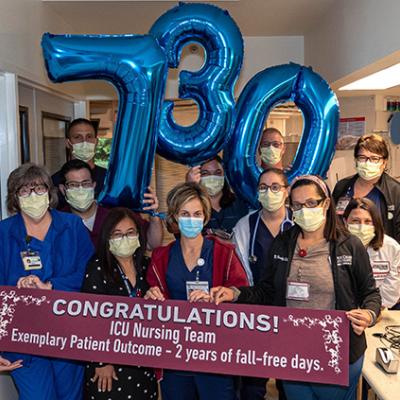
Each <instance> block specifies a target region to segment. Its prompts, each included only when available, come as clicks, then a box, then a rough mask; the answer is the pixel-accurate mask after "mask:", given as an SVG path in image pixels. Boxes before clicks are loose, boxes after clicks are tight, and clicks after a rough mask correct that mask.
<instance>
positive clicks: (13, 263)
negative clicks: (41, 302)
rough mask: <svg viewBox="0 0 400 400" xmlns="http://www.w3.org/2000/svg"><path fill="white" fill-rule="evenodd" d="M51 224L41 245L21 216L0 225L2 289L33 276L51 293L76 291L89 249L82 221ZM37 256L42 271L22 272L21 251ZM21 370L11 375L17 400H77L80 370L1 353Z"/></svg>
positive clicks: (60, 219) (62, 218)
mask: <svg viewBox="0 0 400 400" xmlns="http://www.w3.org/2000/svg"><path fill="white" fill-rule="evenodd" d="M51 216H52V222H51V224H50V227H49V230H48V232H47V235H46V237H45V239H44V240H43V241H40V240H38V239H35V238H28V237H27V233H26V229H25V224H24V222H23V219H22V217H21V215H20V214H17V215H14V216H12V217H10V218H7V219H5V220H4V221H1V222H0V285H9V286H15V285H16V284H17V281H18V279H19V278H21V277H23V276H27V275H33V274H34V275H36V276H38V277H39V278H40V279H41V280H42V281H43V282H46V281H50V282H51V283H52V285H53V289H55V290H66V291H79V290H80V288H81V285H82V282H83V277H84V274H85V270H86V264H87V262H88V261H89V259H90V258H91V256H92V254H93V250H94V249H93V245H92V242H91V240H90V237H89V234H88V232H87V229H86V228H85V226H84V225H83V223H82V221H81V219H80V218H79V217H77V216H75V215H72V214H67V213H62V212H59V211H56V210H52V211H51ZM28 249H29V250H31V251H37V252H39V254H40V259H41V262H42V268H41V269H38V270H31V271H25V269H24V266H23V262H22V259H21V254H20V253H21V251H26V250H28ZM3 356H4V357H5V358H6V359H8V360H10V361H15V360H18V359H22V360H23V363H22V364H23V367H22V368H19V369H17V370H15V371H13V372H12V373H11V375H12V377H13V379H14V382H15V384H16V386H17V389H18V392H19V398H20V400H32V399H40V400H54V399H57V400H81V399H82V384H83V367H82V366H81V365H80V364H79V363H77V362H74V361H65V360H60V359H55V358H45V357H38V356H31V355H27V354H18V353H4V354H3Z"/></svg>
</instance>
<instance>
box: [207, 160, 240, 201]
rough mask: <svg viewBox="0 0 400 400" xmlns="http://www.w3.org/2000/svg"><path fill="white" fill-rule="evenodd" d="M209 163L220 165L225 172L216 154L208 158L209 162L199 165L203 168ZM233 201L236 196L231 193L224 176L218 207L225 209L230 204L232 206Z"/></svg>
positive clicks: (221, 161)
mask: <svg viewBox="0 0 400 400" xmlns="http://www.w3.org/2000/svg"><path fill="white" fill-rule="evenodd" d="M211 161H216V162H217V163H218V164H220V165H221V167H222V169H223V170H224V171H225V168H224V161H223V160H222V158H221V157H220V156H219V155H218V154H217V155H216V156H214V157H213V158H210V159H209V160H207V161H204V162H203V163H202V164H201V165H202V166H203V165H204V164H207V163H209V162H211ZM235 200H236V195H235V193H233V192H232V189H231V187H230V186H229V183H228V180H227V179H226V176H225V180H224V186H223V187H222V197H221V199H220V201H219V205H220V206H221V208H227V207H229V206H230V205H231V204H233V202H234V201H235Z"/></svg>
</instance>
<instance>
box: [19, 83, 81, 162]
mask: <svg viewBox="0 0 400 400" xmlns="http://www.w3.org/2000/svg"><path fill="white" fill-rule="evenodd" d="M18 92H19V104H20V105H21V106H25V107H28V109H29V141H30V151H31V161H32V162H36V163H39V164H42V163H43V131H42V112H43V111H44V112H49V113H53V114H58V115H62V116H64V117H69V118H71V120H72V119H73V118H74V103H73V102H72V101H70V100H66V99H63V98H62V97H60V96H56V95H54V94H51V93H46V92H44V91H42V90H39V89H35V88H32V87H28V86H26V85H21V84H20V85H19V86H18Z"/></svg>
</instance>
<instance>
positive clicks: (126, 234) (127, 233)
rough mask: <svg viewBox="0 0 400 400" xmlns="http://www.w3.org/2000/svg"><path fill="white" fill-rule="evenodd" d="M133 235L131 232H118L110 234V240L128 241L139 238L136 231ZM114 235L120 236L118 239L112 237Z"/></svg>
mask: <svg viewBox="0 0 400 400" xmlns="http://www.w3.org/2000/svg"><path fill="white" fill-rule="evenodd" d="M134 232H135V233H133V231H128V232H125V233H122V232H121V233H120V232H117V233H113V232H112V233H110V239H112V240H122V239H123V238H124V237H126V238H128V239H134V238H136V237H138V236H139V232H138V231H137V230H135V231H134ZM115 234H117V235H121V236H120V237H113V236H114V235H115Z"/></svg>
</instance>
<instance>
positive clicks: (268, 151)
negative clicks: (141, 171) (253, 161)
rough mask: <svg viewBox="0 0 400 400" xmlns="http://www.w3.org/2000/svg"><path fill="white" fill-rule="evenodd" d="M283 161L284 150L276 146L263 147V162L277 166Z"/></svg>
mask: <svg viewBox="0 0 400 400" xmlns="http://www.w3.org/2000/svg"><path fill="white" fill-rule="evenodd" d="M281 159H282V150H281V149H277V148H276V147H274V146H268V147H261V160H263V161H264V163H265V164H268V165H275V164H277V163H278V162H279V161H281Z"/></svg>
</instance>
